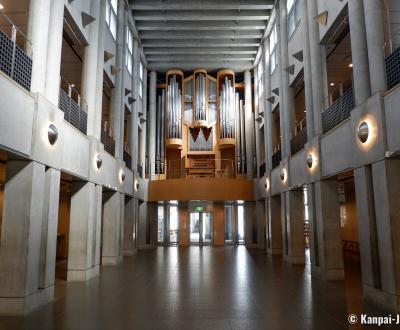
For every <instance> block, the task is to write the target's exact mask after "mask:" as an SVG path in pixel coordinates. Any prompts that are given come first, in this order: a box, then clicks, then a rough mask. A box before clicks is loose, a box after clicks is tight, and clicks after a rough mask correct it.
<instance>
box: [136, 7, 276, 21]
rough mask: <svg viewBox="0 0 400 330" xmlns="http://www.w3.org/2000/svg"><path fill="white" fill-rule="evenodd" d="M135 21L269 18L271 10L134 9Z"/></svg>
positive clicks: (249, 19)
mask: <svg viewBox="0 0 400 330" xmlns="http://www.w3.org/2000/svg"><path fill="white" fill-rule="evenodd" d="M133 17H134V18H135V21H157V22H159V21H230V20H235V21H253V20H268V19H269V17H270V12H269V10H241V11H238V10H224V11H219V10H213V11H210V10H187V11H186V10H185V11H184V12H183V11H181V10H169V9H168V10H157V11H156V10H134V11H133Z"/></svg>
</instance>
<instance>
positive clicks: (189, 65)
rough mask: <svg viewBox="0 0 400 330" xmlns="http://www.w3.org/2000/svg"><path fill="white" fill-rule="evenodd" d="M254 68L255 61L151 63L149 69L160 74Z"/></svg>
mask: <svg viewBox="0 0 400 330" xmlns="http://www.w3.org/2000/svg"><path fill="white" fill-rule="evenodd" d="M252 66H253V61H243V62H242V61H240V62H239V61H237V62H229V61H220V62H216V61H196V62H166V61H162V62H149V65H148V69H150V70H157V71H158V72H161V73H163V72H165V71H167V70H169V69H171V68H178V69H180V70H183V71H190V70H193V68H197V67H202V68H204V69H205V70H208V71H212V70H218V69H222V68H224V69H231V70H234V71H238V72H239V71H245V70H247V69H251V68H252Z"/></svg>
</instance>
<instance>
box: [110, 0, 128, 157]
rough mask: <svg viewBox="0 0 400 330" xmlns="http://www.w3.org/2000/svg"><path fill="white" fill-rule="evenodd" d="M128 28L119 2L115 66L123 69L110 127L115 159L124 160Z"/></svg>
mask: <svg viewBox="0 0 400 330" xmlns="http://www.w3.org/2000/svg"><path fill="white" fill-rule="evenodd" d="M125 35H126V27H125V1H124V0H119V1H118V17H117V40H116V54H115V66H116V67H117V68H121V70H120V71H117V73H116V74H115V88H113V89H112V91H111V103H110V126H111V127H112V134H113V138H114V140H115V158H119V159H122V158H123V154H124V136H123V133H122V132H121V130H122V129H123V125H121V121H122V122H123V120H124V112H125V109H124V108H125V105H124V95H125V94H124V79H123V78H124V72H125V61H124V60H125V56H124V55H125V52H126V42H125V39H126V38H125Z"/></svg>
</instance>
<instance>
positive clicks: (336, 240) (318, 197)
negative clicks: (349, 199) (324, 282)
mask: <svg viewBox="0 0 400 330" xmlns="http://www.w3.org/2000/svg"><path fill="white" fill-rule="evenodd" d="M315 210H316V214H315V215H316V222H317V226H318V228H317V229H318V232H317V239H318V251H319V268H320V273H321V275H322V276H323V277H325V278H326V279H328V280H340V279H343V278H344V269H343V252H342V240H341V228H340V209H339V200H338V192H337V181H336V180H332V181H318V182H316V183H315Z"/></svg>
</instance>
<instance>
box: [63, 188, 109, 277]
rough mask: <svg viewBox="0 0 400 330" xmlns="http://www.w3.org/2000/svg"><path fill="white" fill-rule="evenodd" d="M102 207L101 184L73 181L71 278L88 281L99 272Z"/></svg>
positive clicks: (69, 266)
mask: <svg viewBox="0 0 400 330" xmlns="http://www.w3.org/2000/svg"><path fill="white" fill-rule="evenodd" d="M101 207H102V187H101V186H97V185H95V184H94V183H92V182H73V183H72V197H71V211H70V229H69V230H70V233H69V247H68V273H67V278H68V281H87V280H89V279H91V278H92V277H94V276H97V275H98V274H99V264H100V238H101V237H100V236H101Z"/></svg>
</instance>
